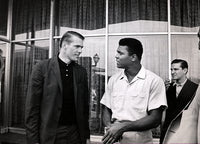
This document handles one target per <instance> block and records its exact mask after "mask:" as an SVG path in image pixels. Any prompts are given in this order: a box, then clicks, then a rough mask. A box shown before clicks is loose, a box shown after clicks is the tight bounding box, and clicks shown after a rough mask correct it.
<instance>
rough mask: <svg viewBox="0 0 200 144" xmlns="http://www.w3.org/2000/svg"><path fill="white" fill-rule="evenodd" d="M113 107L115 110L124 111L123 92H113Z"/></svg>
mask: <svg viewBox="0 0 200 144" xmlns="http://www.w3.org/2000/svg"><path fill="white" fill-rule="evenodd" d="M111 95H112V98H113V99H112V106H113V109H114V110H121V109H123V103H124V94H123V93H122V92H113V93H112V94H111Z"/></svg>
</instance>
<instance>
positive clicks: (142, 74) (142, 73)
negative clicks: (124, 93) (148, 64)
mask: <svg viewBox="0 0 200 144" xmlns="http://www.w3.org/2000/svg"><path fill="white" fill-rule="evenodd" d="M145 77H146V69H145V68H144V66H142V67H141V69H140V71H139V72H138V74H137V75H136V76H135V77H134V79H133V80H132V81H135V79H145ZM124 78H127V77H126V75H125V70H123V71H122V72H121V76H120V80H122V79H124Z"/></svg>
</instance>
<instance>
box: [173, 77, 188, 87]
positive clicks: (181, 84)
mask: <svg viewBox="0 0 200 144" xmlns="http://www.w3.org/2000/svg"><path fill="white" fill-rule="evenodd" d="M186 81H187V78H186V79H185V81H184V82H182V83H180V84H178V83H176V82H175V83H174V85H176V86H177V87H178V86H181V87H182V86H183V85H184V84H185V83H186Z"/></svg>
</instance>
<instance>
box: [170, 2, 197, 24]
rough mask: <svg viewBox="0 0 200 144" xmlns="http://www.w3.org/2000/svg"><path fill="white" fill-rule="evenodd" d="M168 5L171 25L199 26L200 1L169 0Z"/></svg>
mask: <svg viewBox="0 0 200 144" xmlns="http://www.w3.org/2000/svg"><path fill="white" fill-rule="evenodd" d="M170 3H171V5H170V9H171V24H172V25H175V26H183V27H197V26H200V0H171V1H170Z"/></svg>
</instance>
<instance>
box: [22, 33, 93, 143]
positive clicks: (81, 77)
mask: <svg viewBox="0 0 200 144" xmlns="http://www.w3.org/2000/svg"><path fill="white" fill-rule="evenodd" d="M83 41H84V37H83V36H82V35H81V34H79V33H77V32H74V31H68V32H66V33H65V34H64V35H63V36H62V38H61V41H60V52H59V54H58V56H57V57H54V58H52V59H48V60H44V61H42V62H39V63H38V64H37V65H36V66H35V68H34V69H33V72H32V76H31V78H30V83H29V88H28V95H27V100H26V114H25V116H26V117H25V126H26V132H27V142H28V144H36V143H39V144H85V143H90V141H89V137H90V133H89V123H88V118H89V102H88V97H89V94H88V82H87V73H86V70H85V69H84V68H83V67H81V66H80V65H78V64H77V63H75V62H74V61H77V59H78V57H79V55H80V54H81V52H82V48H83Z"/></svg>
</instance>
